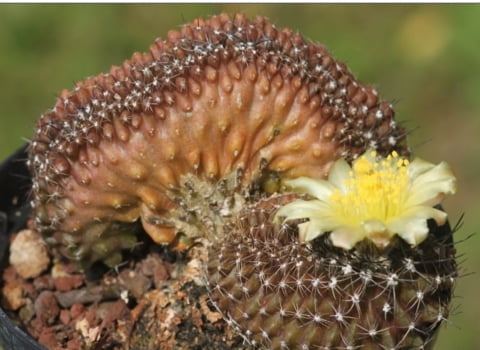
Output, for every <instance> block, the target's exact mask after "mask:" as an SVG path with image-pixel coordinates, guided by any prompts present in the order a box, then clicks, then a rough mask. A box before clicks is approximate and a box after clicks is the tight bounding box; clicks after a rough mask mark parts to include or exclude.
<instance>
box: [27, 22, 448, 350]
mask: <svg viewBox="0 0 480 350" xmlns="http://www.w3.org/2000/svg"><path fill="white" fill-rule="evenodd" d="M393 116H394V113H393V108H392V106H391V104H390V103H388V102H382V101H379V99H378V93H377V91H376V90H375V89H373V88H371V87H368V86H364V85H362V84H360V83H359V82H358V81H357V80H356V79H355V78H354V77H353V76H352V74H351V73H350V72H348V70H347V68H346V67H345V65H344V64H343V63H341V62H338V61H335V60H334V59H333V58H332V56H331V55H330V54H329V53H328V51H327V50H326V49H325V48H324V47H323V46H322V45H319V44H313V43H309V42H307V41H305V40H304V39H303V38H302V36H301V35H300V34H294V33H292V32H291V31H290V30H289V29H283V30H279V29H277V28H275V26H274V25H272V24H271V23H270V22H268V21H266V20H265V19H263V18H261V17H259V18H257V19H255V20H248V19H247V18H245V17H244V16H243V15H236V16H234V17H233V18H230V17H229V16H228V15H224V14H222V15H219V16H214V17H212V18H210V19H207V20H203V19H198V20H196V21H194V22H192V23H191V24H188V25H185V26H184V27H183V28H182V29H181V30H180V31H172V32H170V33H169V35H168V39H167V40H160V39H159V40H157V41H156V42H155V44H154V45H152V47H151V48H150V52H148V53H146V54H135V55H134V56H133V57H132V59H131V60H129V61H125V62H124V63H123V65H122V66H121V67H112V69H111V70H110V72H109V73H107V74H101V75H98V76H95V77H92V78H88V79H87V80H85V81H83V82H80V83H77V84H76V87H75V89H74V90H73V91H66V90H65V91H63V92H62V93H61V94H60V97H59V99H58V100H57V103H56V105H55V107H54V108H53V109H52V110H51V111H49V112H48V113H45V114H44V115H43V116H42V117H41V118H40V120H39V122H38V128H37V135H36V137H35V138H34V140H33V141H32V143H31V145H30V157H29V166H30V168H31V170H32V173H33V191H32V192H33V199H32V206H33V208H34V212H35V222H36V225H37V228H38V230H39V231H41V232H42V233H43V234H44V236H45V238H46V240H47V241H48V242H49V243H50V244H51V245H52V246H53V247H55V248H58V251H59V252H60V253H61V254H63V255H64V256H67V257H69V258H71V259H73V260H76V261H78V262H80V263H81V264H83V265H84V266H88V265H90V264H91V263H93V262H95V261H97V260H101V261H103V262H105V263H107V264H108V265H114V264H116V263H118V262H119V261H120V260H121V257H122V255H121V251H122V249H125V248H128V247H131V246H132V245H133V244H134V243H135V237H136V234H137V233H138V231H139V225H138V224H137V221H140V222H141V224H142V225H143V228H144V230H145V231H146V233H147V234H148V235H149V236H151V237H152V239H153V240H154V241H155V242H157V243H171V242H175V241H178V240H177V238H178V237H180V236H183V237H184V236H186V237H187V238H188V239H189V240H194V239H195V238H196V237H207V238H208V239H209V240H210V245H209V247H208V249H209V256H210V261H209V263H208V266H207V267H206V270H205V271H206V276H205V277H206V280H207V281H208V285H209V288H210V293H211V298H212V301H213V302H214V303H215V305H216V306H217V308H218V309H219V310H220V311H221V312H222V314H223V315H224V316H225V319H226V320H227V322H229V323H230V324H231V325H232V326H233V327H235V328H236V329H237V330H238V331H239V332H240V333H241V334H242V335H243V336H244V337H245V339H246V340H247V341H248V342H249V343H250V344H253V345H258V346H260V347H263V348H268V349H302V350H306V349H356V348H364V349H368V348H372V349H410V348H419V349H421V348H426V347H428V346H431V344H432V343H433V342H432V339H433V338H434V336H435V334H436V331H437V330H438V327H439V325H440V324H441V322H442V321H443V320H444V319H445V318H446V317H447V316H448V311H449V309H448V305H449V301H450V298H451V295H452V285H453V280H454V279H455V276H456V265H455V260H454V257H455V253H454V249H453V246H452V245H453V244H452V238H451V232H450V230H449V228H448V224H446V223H445V217H444V215H443V214H441V211H439V210H436V209H433V208H432V206H433V205H435V204H438V203H439V198H436V197H435V198H433V197H432V199H435V200H434V202H435V203H434V204H432V203H428V205H427V204H426V203H417V204H425V205H423V206H422V205H417V206H416V207H415V208H413V209H412V208H410V209H412V210H413V211H412V210H411V211H410V212H408V213H409V214H410V216H408V215H406V217H404V218H403V219H402V220H397V221H395V220H392V221H391V222H390V221H389V220H383V221H382V218H377V217H372V218H369V217H367V218H364V219H366V220H364V221H361V223H360V224H359V223H358V222H357V221H358V220H357V221H355V220H356V219H355V220H354V221H355V222H353V221H352V222H349V225H344V226H342V225H341V221H342V220H341V219H342V218H343V219H345V217H346V216H348V215H349V214H348V213H346V212H344V213H343V214H342V215H343V216H342V218H340V219H339V217H335V220H330V219H331V217H330V216H328V215H325V214H326V213H327V214H328V210H327V211H326V208H327V209H332V208H336V207H335V205H336V204H335V203H337V204H338V203H341V200H344V201H346V202H348V201H349V200H350V199H349V197H345V196H343V195H344V194H345V193H344V192H335V193H334V192H333V191H331V192H329V195H328V198H327V199H325V200H323V199H322V200H323V202H322V203H323V204H322V205H321V206H320V207H319V208H320V209H318V208H316V209H315V208H312V206H311V204H308V203H307V204H306V202H308V201H307V200H306V199H309V200H311V199H312V198H305V195H303V197H302V198H303V199H296V200H294V201H292V202H291V203H287V202H289V201H291V200H292V195H291V194H286V195H280V196H279V197H274V199H272V200H271V202H270V201H269V200H268V199H265V198H268V197H269V196H270V195H272V193H274V192H277V191H291V190H292V188H293V189H295V186H296V187H298V188H300V189H301V190H302V189H303V190H305V189H307V191H306V192H307V193H308V189H312V183H311V181H314V180H319V181H322V180H321V179H325V178H326V177H327V176H329V174H331V173H332V171H333V170H332V167H333V168H335V166H336V165H334V164H338V163H337V162H336V161H337V160H338V159H339V158H344V159H345V161H344V164H343V165H341V167H342V166H343V167H345V165H346V164H347V163H346V162H350V163H351V162H352V161H353V160H355V159H357V158H358V157H359V156H360V155H362V154H364V153H365V152H366V151H367V150H369V149H371V150H372V151H373V150H375V151H376V153H378V154H379V155H382V156H387V155H388V154H390V153H391V152H392V151H397V152H398V154H400V155H403V156H408V154H409V150H408V148H407V147H406V146H405V144H404V137H405V131H404V129H403V128H401V127H399V126H398V125H397V123H396V122H395V120H394V118H393ZM394 154H397V153H394ZM358 164H360V163H358ZM337 170H338V169H337ZM370 170H372V169H370ZM417 170H418V169H417ZM337 172H338V171H337ZM442 174H443V175H445V173H441V174H440V175H442ZM447 177H448V176H447ZM292 179H297V180H293V182H291V183H290V186H291V188H290V189H286V188H285V184H287V185H288V184H289V181H290V180H292ZM305 179H306V180H305ZM295 181H297V182H295ZM302 181H303V182H302ZM342 181H343V180H342ZM342 181H336V184H337V185H338V182H342ZM295 184H296V185H295ZM319 186H320V187H319V188H320V190H319V191H318V192H323V193H325V191H326V190H325V189H327V190H328V189H330V187H331V186H330V185H325V184H323V185H322V184H320V185H319ZM322 186H323V187H322ZM325 186H326V187H325ZM329 186H330V187H329ZM345 186H346V185H345ZM345 186H344V187H345ZM367 187H368V181H367ZM367 187H365V188H367ZM339 188H341V189H342V188H343V187H342V186H340V187H339ZM434 190H438V188H435V189H434ZM327 192H328V191H327ZM447 192H453V190H452V189H449V191H443V192H442V191H441V190H440V191H437V193H436V194H438V195H443V194H445V193H447ZM359 193H361V192H359ZM315 194H317V193H316V191H315V190H313V193H310V195H313V196H314V197H315ZM373 195H375V194H373ZM293 197H294V198H297V197H298V196H297V195H294V196H293ZM306 197H308V196H306ZM340 197H341V198H340ZM360 197H361V196H360ZM339 198H340V199H339ZM336 199H338V200H336ZM302 201H303V202H302ZM259 203H260V204H259ZM275 203H277V204H275ZM280 203H281V204H283V205H282V206H280ZM352 203H353V202H352ZM362 203H363V204H364V206H365V207H369V203H370V204H371V202H368V201H366V202H365V201H364V202H362ZM298 205H300V207H301V206H302V205H303V206H306V207H308V208H309V209H308V211H307V212H305V213H304V214H301V213H300V214H299V210H298V208H299V207H298ZM280 207H281V209H279V208H280ZM337 207H338V205H337ZM278 209H279V210H278ZM317 209H318V210H317ZM337 209H338V208H337ZM397 209H398V208H397ZM415 209H418V210H419V211H418V213H420V214H419V215H415V212H414V210H415ZM315 210H316V211H315ZM277 211H278V212H277ZM301 211H302V210H300V212H301ZM279 217H283V218H284V219H286V221H285V222H284V223H281V222H280V221H279ZM326 218H328V220H327V219H326ZM409 218H416V221H415V220H413V221H412V220H411V221H409V220H408V219H409ZM371 219H372V220H371ZM383 219H385V218H383ZM388 219H390V217H389V218H388ZM404 219H405V220H404ZM387 221H388V222H387ZM427 222H428V225H427ZM339 223H340V224H339ZM354 224H355V225H354ZM402 225H403V226H402ZM405 225H406V226H405ZM346 228H348V229H346ZM410 229H411V230H410ZM409 230H410V231H409ZM400 231H401V232H400Z"/></svg>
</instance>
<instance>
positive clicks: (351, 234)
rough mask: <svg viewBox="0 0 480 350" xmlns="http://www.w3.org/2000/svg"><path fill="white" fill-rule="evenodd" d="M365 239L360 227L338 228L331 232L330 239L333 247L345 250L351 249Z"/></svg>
mask: <svg viewBox="0 0 480 350" xmlns="http://www.w3.org/2000/svg"><path fill="white" fill-rule="evenodd" d="M364 238H365V232H364V231H363V230H362V229H361V227H352V226H340V227H338V228H336V229H335V230H333V231H332V233H331V235H330V239H331V241H332V244H333V245H334V246H335V247H339V248H343V249H345V250H349V249H352V248H353V247H354V246H355V244H357V243H358V242H360V241H361V240H363V239H364Z"/></svg>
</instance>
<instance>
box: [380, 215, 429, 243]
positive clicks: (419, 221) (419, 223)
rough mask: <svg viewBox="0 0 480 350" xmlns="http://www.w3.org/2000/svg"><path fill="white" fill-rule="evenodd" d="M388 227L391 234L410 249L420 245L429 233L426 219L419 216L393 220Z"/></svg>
mask: <svg viewBox="0 0 480 350" xmlns="http://www.w3.org/2000/svg"><path fill="white" fill-rule="evenodd" d="M388 226H389V228H390V230H391V231H392V232H395V233H396V234H397V235H399V236H400V237H402V238H403V239H404V240H405V241H406V242H407V243H409V244H410V245H411V246H412V247H415V246H417V245H418V244H420V243H422V242H423V241H424V240H425V238H427V235H428V232H429V230H428V225H427V219H425V218H423V217H421V216H404V217H401V218H400V217H399V218H395V219H394V220H392V221H391V222H390V223H389V224H388Z"/></svg>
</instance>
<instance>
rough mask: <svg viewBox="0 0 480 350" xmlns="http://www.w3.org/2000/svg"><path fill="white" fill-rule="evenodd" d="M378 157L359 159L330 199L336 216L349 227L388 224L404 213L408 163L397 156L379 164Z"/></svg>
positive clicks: (362, 157) (395, 153)
mask: <svg viewBox="0 0 480 350" xmlns="http://www.w3.org/2000/svg"><path fill="white" fill-rule="evenodd" d="M376 156H377V154H376V152H374V151H372V152H370V154H368V155H363V156H361V157H360V158H359V159H357V160H356V161H355V162H354V163H353V166H352V171H350V173H349V178H348V179H347V180H345V181H344V187H343V189H337V190H335V191H334V192H333V193H332V194H331V195H330V200H331V201H332V204H333V205H334V208H335V212H336V213H337V215H339V216H340V218H341V219H342V221H343V222H345V223H347V224H351V225H355V226H356V225H360V224H362V223H363V222H365V221H369V220H379V221H382V222H388V220H389V219H390V218H392V217H395V216H398V214H399V213H401V212H402V211H403V210H404V203H405V198H406V197H407V193H408V185H409V177H408V174H407V165H408V164H409V162H408V160H407V159H405V158H401V157H399V155H398V153H397V152H392V153H391V154H390V155H389V156H388V157H387V158H383V159H381V160H380V161H377V160H376Z"/></svg>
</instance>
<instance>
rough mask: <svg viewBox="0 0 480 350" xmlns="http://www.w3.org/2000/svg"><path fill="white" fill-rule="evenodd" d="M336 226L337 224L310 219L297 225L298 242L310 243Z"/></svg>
mask: <svg viewBox="0 0 480 350" xmlns="http://www.w3.org/2000/svg"><path fill="white" fill-rule="evenodd" d="M335 226H338V223H337V224H336V225H335V224H332V222H330V221H328V220H318V219H310V221H307V222H304V223H301V224H299V225H298V230H299V240H300V242H308V241H312V240H314V239H315V238H317V237H319V236H321V235H323V234H324V233H326V232H330V231H331V230H332V227H335Z"/></svg>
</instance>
